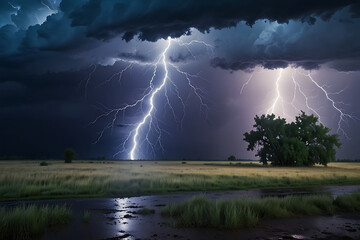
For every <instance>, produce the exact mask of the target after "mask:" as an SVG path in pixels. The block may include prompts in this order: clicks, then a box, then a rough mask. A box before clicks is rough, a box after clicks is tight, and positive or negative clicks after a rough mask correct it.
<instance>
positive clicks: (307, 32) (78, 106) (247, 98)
mask: <svg viewBox="0 0 360 240" xmlns="http://www.w3.org/2000/svg"><path fill="white" fill-rule="evenodd" d="M169 37H170V38H169ZM168 44H170V45H168ZM167 47H169V48H168V49H167ZM163 53H164V55H163ZM164 56H165V57H164ZM164 61H165V62H164ZM164 63H165V64H164ZM165 67H166V69H167V70H168V75H167V76H168V78H166V82H165V84H164V86H163V87H161V88H160V89H159V91H158V92H156V94H155V96H154V97H153V99H152V100H153V105H154V108H153V110H152V111H151V112H149V111H150V110H151V108H150V105H149V102H150V100H151V96H152V93H153V92H154V91H155V89H157V88H159V87H160V86H161V84H162V81H163V79H164V77H165V76H166V69H165ZM153 75H154V77H153V78H152V76H153ZM359 89H360V1H355V0H343V1H338V0H333V1H331V0H327V1H325V0H318V1H313V0H312V1H310V0H294V1H288V0H255V1H248V0H240V1H235V0H233V1H231V0H224V1H218V0H198V1H193V0H173V1H166V0H153V1H145V0H103V1H101V0H11V1H1V2H0V156H12V155H20V156H24V157H27V158H39V157H47V158H59V157H62V153H63V150H64V148H66V147H72V148H74V149H75V150H76V151H77V153H78V158H90V157H97V156H107V157H108V158H121V159H128V158H129V157H130V153H131V150H132V148H133V145H134V144H133V141H134V137H135V133H136V129H137V127H139V123H141V122H142V120H144V118H145V117H146V115H147V114H148V113H151V114H150V115H151V118H150V117H148V118H145V120H146V121H144V124H143V125H140V127H139V131H138V135H136V141H137V143H138V144H137V146H136V148H135V150H134V152H133V153H134V155H135V158H147V159H151V158H158V159H182V158H192V159H197V158H200V159H225V158H227V157H228V156H229V155H230V154H234V155H236V156H237V157H238V158H251V159H255V156H254V153H253V152H247V151H246V144H245V142H244V141H243V133H244V132H246V131H249V130H251V127H252V124H253V118H254V116H255V115H256V114H257V115H260V114H266V113H275V114H276V115H280V116H281V117H284V118H286V119H287V120H288V121H292V120H294V117H295V116H296V115H297V114H298V113H299V111H300V110H303V111H305V112H307V113H309V114H310V113H313V114H315V115H318V116H319V117H320V120H321V122H322V123H323V124H324V125H326V126H328V127H329V128H331V129H332V131H331V132H332V133H338V134H339V136H340V139H341V142H342V144H343V146H342V148H341V149H340V150H338V154H337V157H338V158H360V150H359V148H358V143H359V142H360V124H359V123H360V122H359V121H360V108H359V105H358V103H359V102H360V95H359V94H358V91H359ZM141 99H143V101H140V100H141ZM137 101H138V104H137V105H136V106H134V107H129V108H128V109H126V110H125V111H121V110H120V108H123V107H125V106H126V105H127V104H133V103H136V102H137Z"/></svg>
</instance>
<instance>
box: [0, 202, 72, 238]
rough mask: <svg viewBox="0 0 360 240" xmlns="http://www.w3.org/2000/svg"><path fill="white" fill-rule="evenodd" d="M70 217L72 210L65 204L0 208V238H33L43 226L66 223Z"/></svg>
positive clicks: (39, 233)
mask: <svg viewBox="0 0 360 240" xmlns="http://www.w3.org/2000/svg"><path fill="white" fill-rule="evenodd" d="M71 218H72V211H71V210H70V209H69V208H67V207H66V206H65V205H63V206H51V207H50V206H41V207H37V206H35V205H27V206H25V205H22V206H18V207H15V208H9V209H6V208H0V239H9V240H10V239H34V238H36V237H39V236H41V235H42V234H43V232H44V230H45V228H47V227H59V226H61V225H66V224H68V223H69V222H70V221H71Z"/></svg>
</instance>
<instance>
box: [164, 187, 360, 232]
mask: <svg viewBox="0 0 360 240" xmlns="http://www.w3.org/2000/svg"><path fill="white" fill-rule="evenodd" d="M336 211H340V212H343V211H360V192H357V193H354V194H349V195H342V196H338V197H337V198H336V199H335V200H333V198H332V196H330V195H313V196H287V197H284V198H277V197H268V198H263V199H258V200H254V199H248V198H241V199H232V200H216V201H211V200H209V199H207V198H206V197H204V196H198V197H194V198H192V199H190V200H187V201H184V202H181V203H175V204H170V205H167V206H165V207H164V208H163V210H162V215H165V216H171V217H175V218H176V219H177V226H179V227H211V228H239V227H251V226H254V225H256V224H258V222H259V220H260V219H276V218H291V217H297V216H317V215H332V214H333V213H334V212H336Z"/></svg>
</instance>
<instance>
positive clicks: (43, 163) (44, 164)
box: [40, 162, 49, 166]
mask: <svg viewBox="0 0 360 240" xmlns="http://www.w3.org/2000/svg"><path fill="white" fill-rule="evenodd" d="M47 165H49V164H48V163H47V162H41V163H40V166H47Z"/></svg>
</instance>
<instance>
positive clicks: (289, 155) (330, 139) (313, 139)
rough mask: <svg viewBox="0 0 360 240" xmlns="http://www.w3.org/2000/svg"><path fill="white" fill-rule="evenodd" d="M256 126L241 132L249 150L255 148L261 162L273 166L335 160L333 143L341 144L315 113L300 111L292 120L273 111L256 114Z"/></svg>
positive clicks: (334, 144)
mask: <svg viewBox="0 0 360 240" xmlns="http://www.w3.org/2000/svg"><path fill="white" fill-rule="evenodd" d="M254 119H255V124H254V125H253V127H254V128H255V130H251V131H250V132H249V133H248V132H246V133H244V136H245V138H244V140H245V141H246V142H248V147H247V150H248V151H250V150H251V151H253V150H255V149H257V154H256V156H259V157H260V162H261V163H263V164H264V165H267V164H268V163H269V162H270V163H271V164H272V165H275V166H312V165H314V164H322V165H325V166H326V165H327V164H328V163H329V162H330V161H335V160H336V159H335V155H336V150H335V147H337V148H339V147H340V146H341V144H340V142H339V138H338V135H337V134H329V132H330V129H329V128H327V127H324V126H323V125H322V124H321V123H318V118H317V117H315V116H314V115H306V114H305V113H304V112H301V113H300V115H299V116H297V117H296V119H295V121H294V122H291V123H286V120H285V119H284V118H280V117H278V118H276V117H275V115H274V114H271V115H266V116H265V115H262V116H261V117H259V116H256V117H255V118H254Z"/></svg>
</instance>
